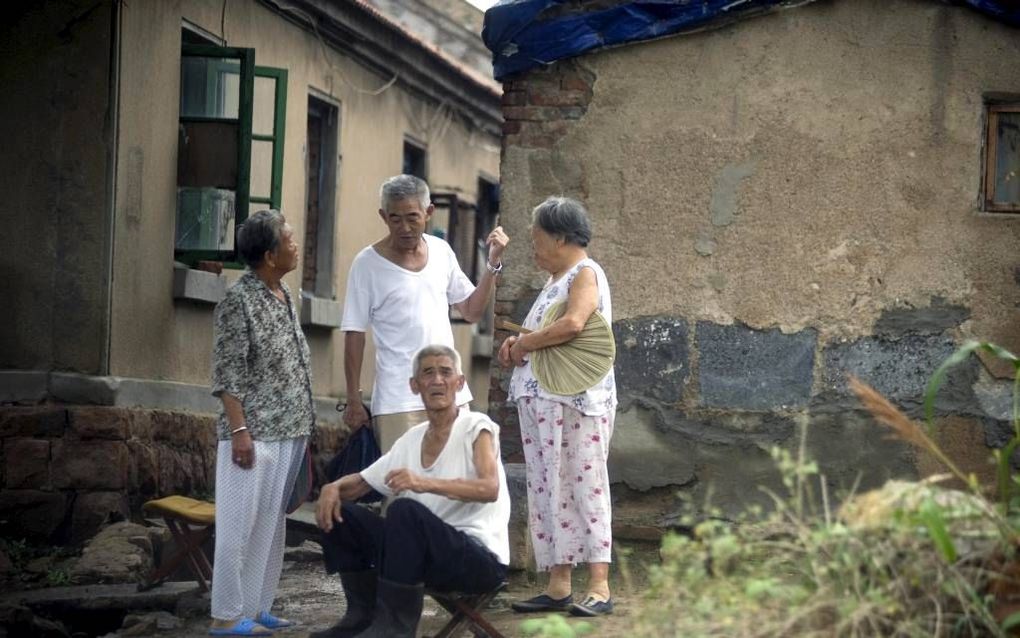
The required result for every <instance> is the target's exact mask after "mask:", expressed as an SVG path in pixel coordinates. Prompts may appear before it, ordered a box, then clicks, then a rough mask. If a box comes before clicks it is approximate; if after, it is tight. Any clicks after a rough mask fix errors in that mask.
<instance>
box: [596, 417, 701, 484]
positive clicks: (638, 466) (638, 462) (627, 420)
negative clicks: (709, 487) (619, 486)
mask: <svg viewBox="0 0 1020 638" xmlns="http://www.w3.org/2000/svg"><path fill="white" fill-rule="evenodd" d="M661 419H662V416H661V414H659V413H658V412H656V411H654V410H650V409H648V408H644V407H641V406H638V405H634V406H632V407H631V408H630V409H627V410H621V411H619V412H617V414H616V424H615V430H616V431H617V433H621V432H626V434H625V435H622V436H621V435H619V434H617V435H615V436H613V438H612V440H611V441H610V447H609V463H608V465H609V468H608V469H609V481H610V482H611V483H626V485H627V487H630V488H631V489H634V490H638V491H640V492H645V491H648V490H650V489H652V488H655V487H665V486H668V485H685V484H687V483H690V482H691V481H693V480H694V478H695V477H694V462H695V458H694V454H692V450H691V446H690V444H689V442H688V441H685V440H684V439H682V438H681V437H678V436H676V435H674V434H671V433H670V432H667V431H663V429H662V428H661V427H660V424H659V423H658V422H659V421H661Z"/></svg>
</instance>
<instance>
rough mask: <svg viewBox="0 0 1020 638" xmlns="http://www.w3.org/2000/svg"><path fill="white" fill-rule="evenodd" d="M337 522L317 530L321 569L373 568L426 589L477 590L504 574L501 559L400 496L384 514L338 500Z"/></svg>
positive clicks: (391, 578) (488, 588)
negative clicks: (320, 532) (319, 532)
mask: <svg viewBox="0 0 1020 638" xmlns="http://www.w3.org/2000/svg"><path fill="white" fill-rule="evenodd" d="M341 512H342V516H343V519H344V520H343V522H342V523H337V524H334V525H333V529H332V530H331V531H330V532H329V533H328V534H324V535H323V543H322V549H323V558H324V560H325V563H326V571H327V572H329V573H335V572H357V571H364V570H367V569H373V568H377V569H378V570H379V575H380V576H381V577H382V578H385V579H386V580H389V581H391V582H395V583H401V584H404V585H418V584H421V583H424V584H425V586H426V587H428V588H429V589H435V590H438V591H457V592H463V593H465V594H482V593H485V592H488V591H491V590H492V589H493V588H494V587H496V585H498V584H499V583H501V582H503V581H504V580H505V579H506V569H507V567H506V565H503V564H501V563H500V562H499V559H497V558H496V555H495V554H493V553H492V552H490V551H489V550H488V548H486V547H485V546H484V545H482V543H481V542H480V541H478V540H477V539H475V538H473V537H471V536H469V535H467V534H465V533H464V532H461V531H459V530H457V529H455V528H454V527H452V526H450V525H447V524H446V523H444V522H443V521H442V519H440V518H439V517H438V516H436V515H435V514H433V513H432V512H431V511H430V510H429V509H428V508H427V507H425V506H424V505H422V504H421V503H418V502H417V501H412V500H410V499H406V498H398V499H396V500H394V501H393V502H392V503H390V506H389V509H388V510H387V511H386V518H383V517H381V516H379V515H378V514H376V513H375V512H370V511H369V510H367V509H365V508H364V507H362V506H360V505H354V504H346V503H345V504H343V505H341Z"/></svg>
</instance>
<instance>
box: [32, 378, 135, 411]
mask: <svg viewBox="0 0 1020 638" xmlns="http://www.w3.org/2000/svg"><path fill="white" fill-rule="evenodd" d="M119 386H120V379H118V378H117V377H96V376H92V375H88V374H75V373H72V372H51V373H50V378H49V392H48V397H47V398H50V399H53V400H56V401H61V402H64V403H94V404H96V405H116V400H117V399H116V397H117V390H118V388H119Z"/></svg>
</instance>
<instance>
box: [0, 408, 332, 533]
mask: <svg viewBox="0 0 1020 638" xmlns="http://www.w3.org/2000/svg"><path fill="white" fill-rule="evenodd" d="M215 422H216V417H215V416H213V415H207V414H192V413H186V412H171V411H165V410H150V409H141V408H121V407H95V406H70V405H44V406H36V407H3V408H0V468H2V477H0V478H2V486H3V489H2V490H0V536H3V537H5V538H14V539H18V538H26V539H29V540H32V541H36V542H48V543H53V544H66V543H74V544H77V543H80V542H82V541H84V540H86V539H88V538H90V537H91V536H92V535H94V534H95V533H96V532H97V531H98V530H99V529H100V528H101V527H102V526H103V525H105V524H107V523H110V522H114V521H120V520H128V519H132V518H138V517H139V516H140V515H141V506H142V504H143V503H144V502H145V501H147V500H149V499H152V498H157V497H160V496H166V495H169V494H186V495H192V496H197V497H200V498H212V495H213V493H214V489H215V485H214V484H215V462H216V434H215ZM345 432H346V430H345V429H342V428H340V427H337V426H336V425H332V424H326V425H320V427H319V428H318V431H317V434H316V440H315V442H314V448H313V449H315V450H316V455H315V465H316V467H317V468H319V469H320V471H321V468H323V467H324V466H325V464H326V462H328V460H329V458H331V457H332V455H333V453H334V452H335V450H337V449H338V448H339V447H340V445H341V444H342V442H343V438H344V436H345V434H344V433H345Z"/></svg>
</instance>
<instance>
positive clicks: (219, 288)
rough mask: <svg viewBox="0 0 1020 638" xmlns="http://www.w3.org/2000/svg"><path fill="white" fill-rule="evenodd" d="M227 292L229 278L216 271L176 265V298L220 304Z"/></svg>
mask: <svg viewBox="0 0 1020 638" xmlns="http://www.w3.org/2000/svg"><path fill="white" fill-rule="evenodd" d="M226 294H227V278H226V277H225V276H223V275H217V274H216V273H211V272H205V271H204V270H193V269H191V268H178V267H174V299H187V300H189V301H198V302H200V303H209V304H218V303H219V302H221V301H222V300H223V297H225V296H226Z"/></svg>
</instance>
